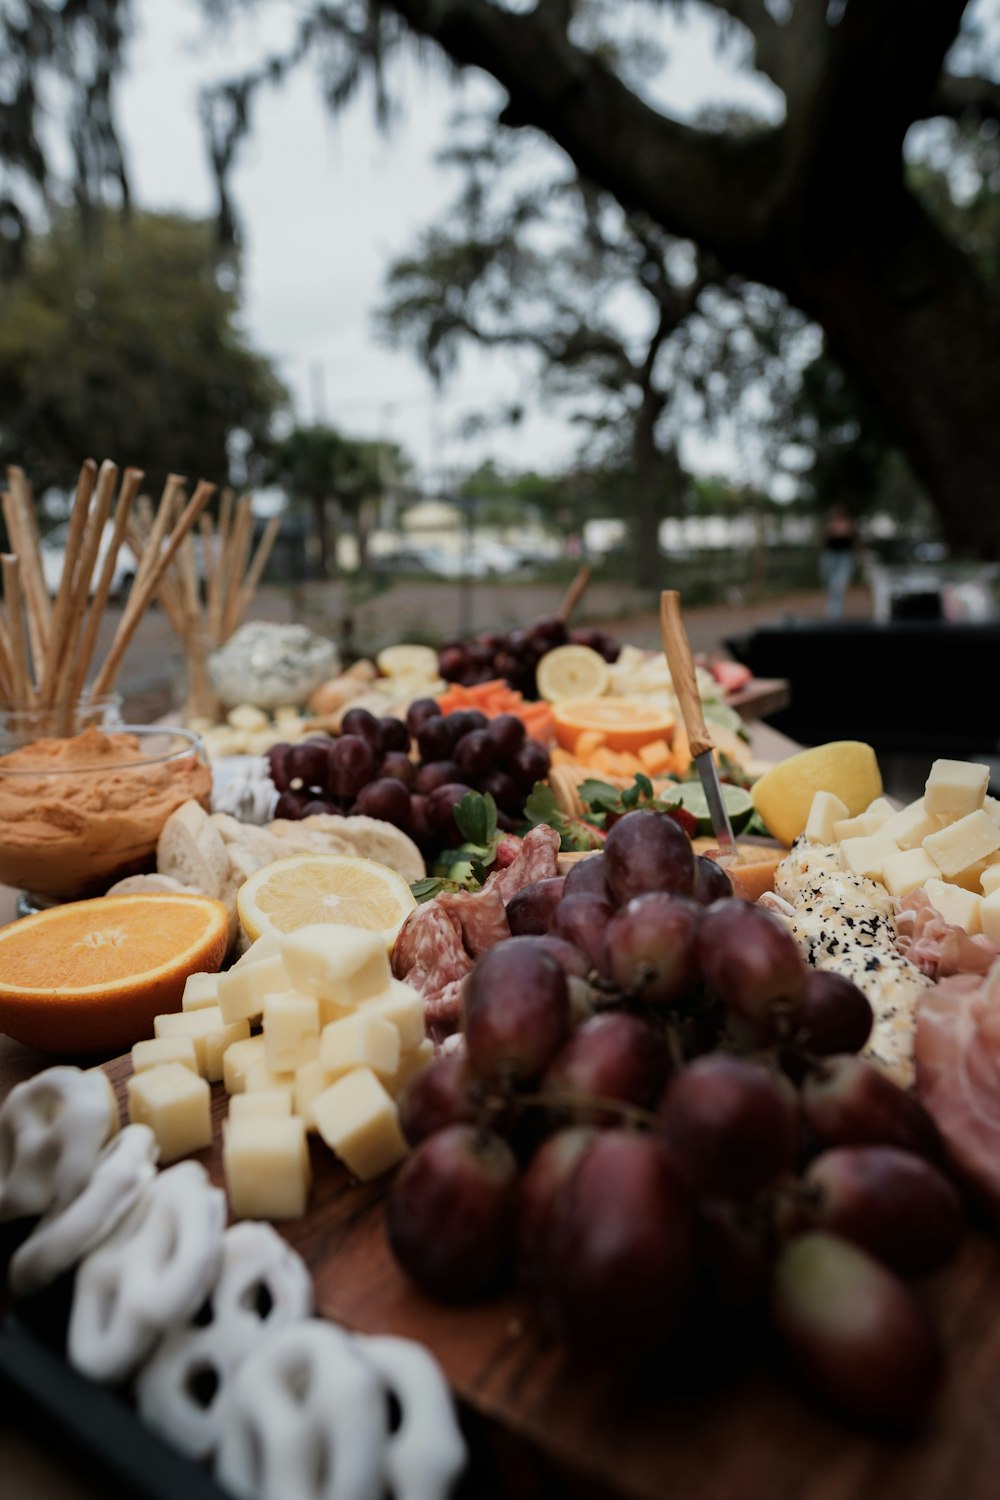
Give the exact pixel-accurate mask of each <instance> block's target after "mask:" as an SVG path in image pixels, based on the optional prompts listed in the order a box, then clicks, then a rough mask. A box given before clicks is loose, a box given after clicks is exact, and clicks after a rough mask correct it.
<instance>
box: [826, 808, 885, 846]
mask: <svg viewBox="0 0 1000 1500" xmlns="http://www.w3.org/2000/svg"><path fill="white" fill-rule="evenodd" d="M885 821H886V819H885V818H882V817H879V816H878V814H871V813H859V814H858V816H857V817H856V818H838V820H837V822H836V823H834V825H833V841H834V843H835V844H842V843H843V841H844V839H866V838H868V837H870V835H871V834H873V833H878V831H879V829H880V828H881V827H882V824H883V823H884V822H885Z"/></svg>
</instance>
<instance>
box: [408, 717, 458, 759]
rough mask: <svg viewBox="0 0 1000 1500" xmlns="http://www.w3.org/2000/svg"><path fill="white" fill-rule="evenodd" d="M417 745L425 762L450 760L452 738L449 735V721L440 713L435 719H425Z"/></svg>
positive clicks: (419, 732)
mask: <svg viewBox="0 0 1000 1500" xmlns="http://www.w3.org/2000/svg"><path fill="white" fill-rule="evenodd" d="M417 745H418V747H419V749H420V758H421V760H423V761H431V760H450V759H451V747H452V738H451V735H450V734H449V733H448V721H447V719H443V718H442V717H441V715H440V713H438V714H437V716H436V717H435V718H433V719H425V720H424V722H423V723H422V724H421V726H420V728H419V729H418V730H417Z"/></svg>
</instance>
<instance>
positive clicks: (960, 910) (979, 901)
mask: <svg viewBox="0 0 1000 1500" xmlns="http://www.w3.org/2000/svg"><path fill="white" fill-rule="evenodd" d="M924 890H925V891H926V892H927V899H928V901H929V902H930V903H931V905H932V906H933V907H934V910H935V911H939V912H940V913H941V915H942V917H944V919H945V921H946V922H950V923H951V924H952V926H953V927H961V928H963V929H964V930H965V931H966V932H968V933H971V934H974V933H977V932H979V931H980V928H981V926H982V918H981V916H980V913H981V911H982V905H983V898H982V896H977V895H976V894H975V892H974V891H964V890H963V889H962V887H961V886H960V885H950V884H949V883H948V881H946V880H928V882H927V884H926V885H925V886H924Z"/></svg>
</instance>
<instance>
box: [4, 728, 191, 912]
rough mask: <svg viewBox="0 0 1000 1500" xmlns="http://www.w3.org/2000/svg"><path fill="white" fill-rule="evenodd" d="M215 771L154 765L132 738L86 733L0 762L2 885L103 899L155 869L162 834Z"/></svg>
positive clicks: (167, 762)
mask: <svg viewBox="0 0 1000 1500" xmlns="http://www.w3.org/2000/svg"><path fill="white" fill-rule="evenodd" d="M211 793H212V773H211V771H210V770H209V769H208V767H207V766H206V765H204V764H203V763H202V762H201V761H200V760H199V759H198V757H197V755H196V754H195V753H194V751H193V750H192V752H191V753H190V754H187V755H185V754H179V755H174V756H172V757H169V758H163V759H156V758H153V759H150V757H149V755H148V752H147V750H146V747H145V745H144V744H143V743H142V741H141V740H140V739H139V738H138V737H137V736H136V735H134V734H104V733H102V731H101V730H99V729H87V730H85V731H84V732H83V734H78V735H74V736H73V737H72V738H71V739H42V740H36V741H35V743H34V744H32V745H25V746H24V747H23V748H22V749H20V750H13V751H11V752H10V754H9V755H5V756H3V757H2V758H0V882H3V883H4V884H6V885H13V886H22V887H25V888H26V889H27V890H29V891H32V892H37V893H38V894H39V895H43V896H62V897H77V896H92V895H100V894H102V893H103V892H104V891H105V890H106V889H107V887H108V886H109V885H110V884H111V883H112V881H114V880H117V879H118V878H120V877H121V876H124V875H127V874H132V873H133V872H135V871H138V870H142V869H145V868H147V867H150V866H151V865H152V862H153V858H154V855H155V853H156V842H157V839H158V838H159V836H160V830H161V829H162V827H163V825H164V823H165V822H166V821H167V818H169V816H170V814H171V813H172V812H173V811H174V809H175V808H177V807H180V805H181V803H182V802H187V801H189V800H190V799H191V798H194V799H195V800H197V801H198V802H200V803H201V804H202V806H203V807H205V808H206V809H207V808H208V806H209V804H210V800H211Z"/></svg>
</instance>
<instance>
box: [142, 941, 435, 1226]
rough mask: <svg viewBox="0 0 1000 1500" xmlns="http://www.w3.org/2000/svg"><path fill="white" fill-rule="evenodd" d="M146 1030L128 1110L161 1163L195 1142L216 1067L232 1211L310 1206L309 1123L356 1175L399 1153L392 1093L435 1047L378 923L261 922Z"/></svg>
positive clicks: (293, 1210)
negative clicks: (371, 928)
mask: <svg viewBox="0 0 1000 1500" xmlns="http://www.w3.org/2000/svg"><path fill="white" fill-rule="evenodd" d="M258 1021H259V1022H260V1023H261V1025H262V1030H260V1031H259V1032H255V1033H253V1034H252V1033H251V1026H252V1025H256V1023H257V1022H258ZM155 1031H156V1035H155V1037H154V1038H153V1039H151V1040H149V1041H143V1042H137V1043H136V1045H135V1046H134V1047H133V1048H132V1068H133V1076H132V1078H131V1079H130V1080H129V1084H128V1099H129V1114H130V1117H131V1119H132V1120H133V1121H140V1122H142V1123H143V1124H146V1125H149V1126H151V1127H152V1129H153V1130H154V1131H155V1133H156V1136H157V1140H158V1141H159V1144H160V1160H161V1161H162V1162H169V1161H173V1160H175V1159H176V1158H177V1157H179V1156H186V1155H188V1154H189V1153H190V1152H192V1151H198V1150H201V1149H202V1148H203V1147H205V1146H207V1145H209V1144H210V1143H211V1139H212V1123H211V1107H210V1106H211V1099H210V1094H211V1091H210V1088H209V1085H210V1084H211V1083H214V1082H216V1081H218V1080H219V1079H221V1080H222V1081H223V1082H224V1085H225V1089H226V1092H227V1093H228V1094H229V1095H230V1102H229V1117H228V1119H227V1120H226V1121H225V1122H224V1124H223V1167H224V1171H225V1177H226V1187H227V1190H228V1193H229V1203H230V1208H231V1211H232V1213H233V1214H234V1215H236V1216H238V1217H241V1218H253V1219H260V1218H267V1219H281V1218H295V1217H297V1216H298V1215H300V1214H302V1213H304V1212H305V1208H306V1203H307V1199H308V1195H309V1187H310V1164H309V1151H308V1146H307V1132H309V1131H315V1132H318V1134H319V1135H320V1136H321V1137H322V1139H323V1140H324V1141H325V1142H326V1144H327V1145H328V1146H329V1147H330V1148H331V1150H333V1151H334V1152H336V1154H337V1156H338V1157H339V1158H340V1159H341V1161H342V1162H343V1163H344V1165H345V1166H346V1167H347V1168H348V1170H349V1171H350V1172H351V1173H353V1175H354V1176H355V1177H358V1178H361V1179H363V1180H366V1179H368V1178H371V1177H377V1176H379V1175H380V1174H381V1173H382V1172H385V1171H387V1170H388V1169H389V1168H390V1167H393V1166H395V1165H396V1163H397V1162H398V1161H400V1160H401V1159H402V1158H403V1157H404V1156H405V1155H406V1151H407V1146H406V1141H405V1140H404V1138H403V1135H402V1132H401V1130H400V1128H399V1117H398V1111H397V1108H396V1102H395V1096H396V1095H398V1093H399V1091H400V1090H401V1089H402V1087H403V1085H404V1084H405V1083H406V1081H407V1080H408V1079H409V1078H410V1077H411V1076H412V1074H413V1073H415V1072H416V1071H417V1070H418V1069H419V1068H421V1067H423V1066H424V1065H425V1064H426V1063H427V1062H429V1061H430V1058H431V1057H432V1056H433V1052H434V1048H433V1044H432V1043H431V1042H430V1041H429V1040H427V1039H426V1037H425V1035H424V1009H423V1002H422V1001H421V998H420V995H419V994H418V993H417V991H416V990H415V989H413V988H412V986H410V985H408V984H403V983H402V982H401V981H399V980H396V979H393V977H392V974H391V972H390V969H389V960H388V955H387V953H386V949H385V944H384V942H383V941H382V940H381V939H380V938H379V937H378V935H377V934H374V933H370V932H364V931H361V930H359V929H358V928H355V927H346V926H340V925H338V924H335V923H320V924H317V925H315V926H309V927H302V928H300V929H299V930H298V931H297V932H293V933H288V934H283V935H277V934H273V933H268V934H265V936H264V937H262V938H259V939H258V940H257V942H256V943H254V944H253V946H252V947H251V948H249V949H248V950H247V952H246V953H245V954H244V955H243V957H242V958H241V959H240V960H239V961H238V963H236V964H234V966H233V967H232V968H231V969H230V970H228V971H227V972H226V973H224V974H194V975H192V976H191V977H190V978H189V979H188V981H187V985H186V987H185V990H184V998H183V1009H182V1010H180V1011H178V1012H176V1013H174V1014H170V1015H162V1016H157V1018H156V1022H155Z"/></svg>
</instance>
